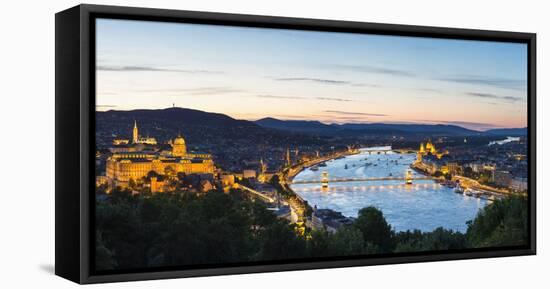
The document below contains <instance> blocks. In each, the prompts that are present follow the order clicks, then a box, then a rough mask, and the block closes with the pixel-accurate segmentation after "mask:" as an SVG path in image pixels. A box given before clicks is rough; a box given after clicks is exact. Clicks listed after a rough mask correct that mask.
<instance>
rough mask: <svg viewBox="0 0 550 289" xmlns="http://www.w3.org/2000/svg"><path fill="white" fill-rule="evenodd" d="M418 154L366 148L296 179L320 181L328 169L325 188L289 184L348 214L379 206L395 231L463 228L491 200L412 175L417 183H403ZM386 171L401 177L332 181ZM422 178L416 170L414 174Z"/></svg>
mask: <svg viewBox="0 0 550 289" xmlns="http://www.w3.org/2000/svg"><path fill="white" fill-rule="evenodd" d="M414 158H415V155H414V154H394V153H388V154H380V155H379V154H371V155H369V154H368V153H365V152H364V151H363V152H361V153H360V154H356V155H351V156H347V157H345V158H341V159H336V160H331V161H328V162H327V163H326V167H319V168H318V169H306V170H304V171H302V172H300V173H299V174H298V175H297V176H296V177H295V178H294V181H297V182H308V181H314V180H321V174H322V173H323V172H327V173H328V176H329V177H328V179H329V184H328V187H326V188H323V187H322V186H321V183H320V182H314V183H306V184H303V183H302V184H293V185H292V186H291V187H292V189H293V190H294V191H295V192H296V193H297V194H299V195H300V196H302V197H303V198H304V199H305V200H307V201H308V202H309V203H310V204H311V205H312V206H317V208H328V209H333V210H335V211H339V212H342V214H344V215H345V216H349V217H356V216H357V213H358V211H359V210H360V209H361V208H363V207H367V206H374V207H377V208H379V209H380V210H381V211H382V212H383V213H384V216H385V218H386V220H387V221H388V222H389V223H390V224H391V225H392V227H393V228H394V229H395V230H397V231H405V230H414V229H419V230H422V231H432V230H434V229H436V228H437V227H444V228H446V229H453V230H458V231H461V232H465V231H466V229H467V226H466V222H467V221H469V220H471V219H473V218H474V217H475V216H476V214H477V212H478V211H479V209H481V208H483V207H484V206H485V205H486V204H487V201H485V200H481V199H478V198H475V197H469V196H463V195H461V194H457V193H455V192H454V189H452V188H448V187H445V186H442V185H440V184H438V183H436V182H434V181H432V180H413V184H405V182H404V175H405V172H406V171H407V169H408V167H409V165H410V164H411V163H412V162H413V161H414ZM388 176H392V177H393V178H397V179H395V180H376V181H350V182H346V181H340V182H332V183H331V182H330V180H336V179H338V180H349V179H377V178H378V179H380V178H388ZM422 177H423V176H422V175H420V174H418V173H416V172H413V178H422Z"/></svg>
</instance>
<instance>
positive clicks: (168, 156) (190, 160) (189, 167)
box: [105, 122, 214, 188]
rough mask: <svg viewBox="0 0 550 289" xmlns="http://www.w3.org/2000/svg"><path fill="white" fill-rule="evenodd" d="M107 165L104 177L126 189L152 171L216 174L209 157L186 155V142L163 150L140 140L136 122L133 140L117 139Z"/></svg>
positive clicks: (180, 140) (174, 142)
mask: <svg viewBox="0 0 550 289" xmlns="http://www.w3.org/2000/svg"><path fill="white" fill-rule="evenodd" d="M113 144H114V145H113V147H112V148H110V151H111V155H110V156H109V157H108V158H107V161H106V172H105V177H106V179H107V182H108V183H109V184H110V185H111V186H112V187H116V186H120V187H122V188H125V187H127V186H128V184H129V182H130V180H134V181H136V180H139V179H141V178H143V177H145V176H147V174H148V173H149V172H151V171H154V172H156V173H157V174H159V175H167V174H177V173H180V172H181V173H185V174H213V173H214V162H213V161H212V156H211V155H210V154H207V153H191V152H188V151H187V146H186V144H185V139H184V138H183V137H182V136H177V137H176V138H175V139H173V140H171V141H170V142H169V143H168V144H169V147H168V148H169V149H162V148H161V146H159V145H157V142H156V140H155V139H154V138H141V137H140V136H139V131H138V127H137V122H134V129H133V133H132V140H124V139H115V140H114V141H113Z"/></svg>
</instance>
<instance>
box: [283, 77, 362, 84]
mask: <svg viewBox="0 0 550 289" xmlns="http://www.w3.org/2000/svg"><path fill="white" fill-rule="evenodd" d="M275 80H277V81H309V82H317V83H322V84H332V85H349V84H352V83H351V82H349V81H344V80H334V79H322V78H310V77H287V78H276V79H275Z"/></svg>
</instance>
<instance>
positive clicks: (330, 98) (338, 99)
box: [315, 97, 353, 102]
mask: <svg viewBox="0 0 550 289" xmlns="http://www.w3.org/2000/svg"><path fill="white" fill-rule="evenodd" d="M315 99H317V100H330V101H343V102H348V101H353V100H351V99H347V98H337V97H316V98H315Z"/></svg>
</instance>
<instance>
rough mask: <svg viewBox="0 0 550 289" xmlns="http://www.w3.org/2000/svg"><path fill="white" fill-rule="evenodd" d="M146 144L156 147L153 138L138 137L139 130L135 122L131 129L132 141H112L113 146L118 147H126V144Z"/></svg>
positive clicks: (155, 141)
mask: <svg viewBox="0 0 550 289" xmlns="http://www.w3.org/2000/svg"><path fill="white" fill-rule="evenodd" d="M130 143H131V144H148V145H156V144H157V140H156V139H155V138H153V137H141V136H140V135H139V130H138V126H137V121H135V120H134V128H133V129H132V141H131V142H130V140H128V139H119V138H117V139H114V140H113V145H115V146H120V145H128V144H130Z"/></svg>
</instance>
